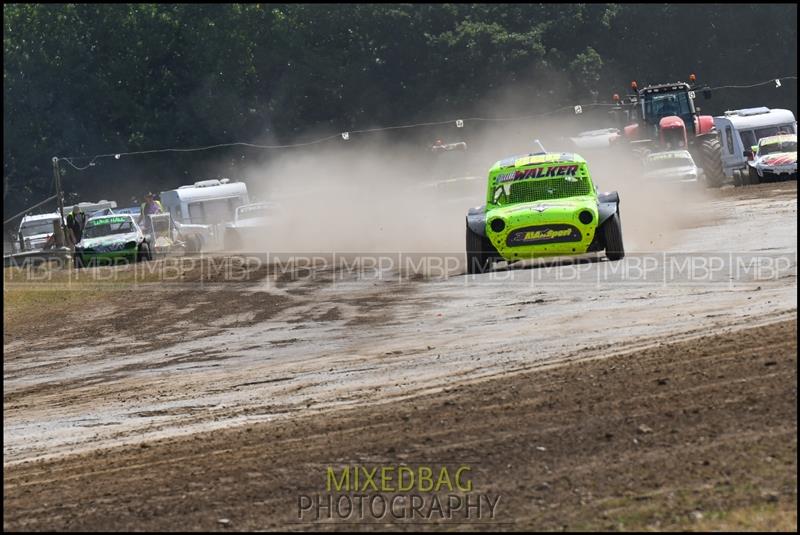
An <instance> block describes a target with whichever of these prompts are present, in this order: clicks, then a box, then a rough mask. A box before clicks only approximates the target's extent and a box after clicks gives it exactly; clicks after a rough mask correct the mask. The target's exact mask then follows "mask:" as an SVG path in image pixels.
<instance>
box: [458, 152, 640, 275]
mask: <svg viewBox="0 0 800 535" xmlns="http://www.w3.org/2000/svg"><path fill="white" fill-rule="evenodd" d="M601 250H605V255H606V257H607V258H608V259H609V260H619V259H621V258H623V257H624V256H625V249H624V247H623V244H622V227H621V224H620V216H619V195H618V194H617V192H608V193H598V192H597V190H596V189H595V185H594V182H593V181H592V179H591V176H590V175H589V168H588V166H587V165H586V160H584V159H583V158H582V157H581V156H579V155H577V154H572V153H537V154H527V155H523V156H514V157H511V158H507V159H505V160H501V161H499V162H497V163H495V164H494V165H493V166H492V168H491V169H490V170H489V178H488V188H487V193H486V204H485V205H484V206H480V207H478V208H473V209H470V211H469V213H468V214H467V272H468V273H482V272H484V271H486V270H487V269H488V268H489V267H490V265H491V263H492V262H493V261H495V260H506V261H508V262H515V261H518V260H525V259H530V258H536V257H542V256H562V255H576V254H583V253H587V252H593V251H601Z"/></svg>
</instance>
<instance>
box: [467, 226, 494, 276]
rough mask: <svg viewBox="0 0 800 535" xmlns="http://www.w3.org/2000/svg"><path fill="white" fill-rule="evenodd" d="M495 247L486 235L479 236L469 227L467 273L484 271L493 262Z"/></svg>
mask: <svg viewBox="0 0 800 535" xmlns="http://www.w3.org/2000/svg"><path fill="white" fill-rule="evenodd" d="M493 249H494V247H493V246H492V243H491V242H490V241H489V238H487V237H486V236H479V235H478V234H475V233H474V232H472V230H470V228H469V227H467V273H469V274H473V273H484V272H485V271H487V270H488V269H489V266H490V265H491V262H492V250H493Z"/></svg>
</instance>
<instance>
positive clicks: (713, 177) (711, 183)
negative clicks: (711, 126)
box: [700, 136, 725, 188]
mask: <svg viewBox="0 0 800 535" xmlns="http://www.w3.org/2000/svg"><path fill="white" fill-rule="evenodd" d="M700 166H701V167H702V168H703V171H704V172H705V175H706V186H707V187H709V188H718V187H720V186H722V184H723V182H725V173H724V172H723V171H722V149H721V147H720V144H719V139H717V138H716V137H715V136H706V137H705V138H704V139H703V141H702V142H701V143H700Z"/></svg>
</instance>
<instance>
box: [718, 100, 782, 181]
mask: <svg viewBox="0 0 800 535" xmlns="http://www.w3.org/2000/svg"><path fill="white" fill-rule="evenodd" d="M714 126H715V127H716V128H717V131H718V132H719V137H720V148H721V158H722V169H723V171H724V173H725V176H726V177H728V178H732V179H733V182H734V184H736V185H737V186H738V185H743V184H746V183H747V182H748V180H747V175H748V168H747V161H748V158H752V156H751V155H748V152H749V151H751V148H752V147H753V146H754V145H758V142H759V140H760V139H761V138H764V137H769V136H775V135H778V134H797V120H796V119H795V117H794V114H793V113H792V112H791V111H789V110H783V109H769V108H766V107H760V108H747V109H742V110H732V111H726V112H725V115H723V116H718V117H714Z"/></svg>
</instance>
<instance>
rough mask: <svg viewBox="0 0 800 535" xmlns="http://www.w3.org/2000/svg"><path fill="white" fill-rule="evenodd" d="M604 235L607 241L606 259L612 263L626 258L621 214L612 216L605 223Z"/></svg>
mask: <svg viewBox="0 0 800 535" xmlns="http://www.w3.org/2000/svg"><path fill="white" fill-rule="evenodd" d="M603 235H604V237H605V241H606V258H608V259H609V260H612V261H614V260H621V259H622V258H624V257H625V247H624V246H623V245H622V224H621V223H620V221H619V213H616V214H614V215H612V216H611V217H609V218H608V219H606V222H605V223H603Z"/></svg>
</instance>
